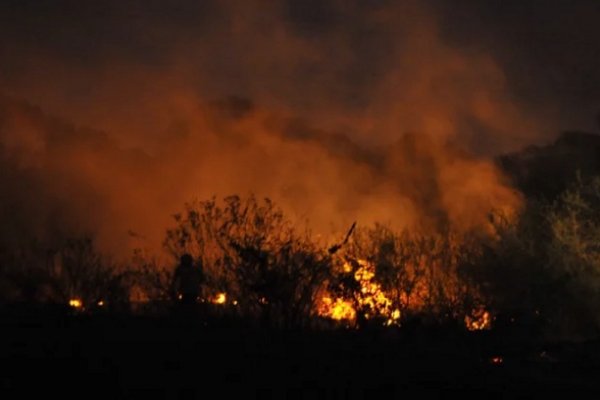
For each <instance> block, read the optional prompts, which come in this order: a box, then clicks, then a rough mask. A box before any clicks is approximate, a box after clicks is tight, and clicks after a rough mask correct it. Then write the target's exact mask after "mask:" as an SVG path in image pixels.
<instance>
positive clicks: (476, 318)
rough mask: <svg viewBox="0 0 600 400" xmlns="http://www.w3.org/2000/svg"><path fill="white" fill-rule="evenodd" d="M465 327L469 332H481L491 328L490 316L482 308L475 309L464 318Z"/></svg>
mask: <svg viewBox="0 0 600 400" xmlns="http://www.w3.org/2000/svg"><path fill="white" fill-rule="evenodd" d="M465 326H466V327H467V329H468V330H470V331H482V330H488V329H491V328H492V316H491V315H490V313H489V311H486V310H485V309H484V308H477V309H475V310H473V311H472V312H471V315H467V316H465Z"/></svg>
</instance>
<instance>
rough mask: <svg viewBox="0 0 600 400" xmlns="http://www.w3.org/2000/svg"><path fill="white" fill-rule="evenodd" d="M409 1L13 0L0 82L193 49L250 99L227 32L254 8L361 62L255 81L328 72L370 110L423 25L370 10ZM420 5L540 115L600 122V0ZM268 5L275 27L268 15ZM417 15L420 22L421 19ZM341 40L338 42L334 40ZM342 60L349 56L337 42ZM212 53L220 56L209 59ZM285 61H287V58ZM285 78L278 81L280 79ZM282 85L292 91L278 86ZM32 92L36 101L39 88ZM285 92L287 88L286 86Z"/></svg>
mask: <svg viewBox="0 0 600 400" xmlns="http://www.w3.org/2000/svg"><path fill="white" fill-rule="evenodd" d="M250 3H251V4H250ZM269 3H271V4H274V3H279V4H278V6H277V7H276V8H277V10H275V11H273V10H272V8H273V7H267V5H268V4H269ZM398 3H400V2H392V1H367V0H354V1H350V2H342V1H331V0H302V1H291V0H288V1H282V2H264V1H257V2H244V1H238V2H235V1H227V2H224V1H192V0H179V1H168V2H167V1H158V0H144V1H121V0H119V1H100V2H81V1H75V0H4V1H3V2H2V3H1V4H0V51H1V53H0V57H1V59H2V66H1V67H0V68H1V69H0V73H1V74H2V75H1V77H0V79H1V80H0V83H1V84H2V86H5V87H8V88H10V89H13V90H15V91H17V92H19V93H21V92H22V91H23V90H24V89H23V88H24V87H29V86H26V85H24V84H23V81H28V80H34V81H37V80H39V79H44V78H46V79H48V80H52V79H64V77H63V76H62V75H60V74H59V75H60V76H58V75H56V76H55V74H56V72H55V71H54V70H53V69H55V68H58V67H57V65H56V64H54V65H53V66H52V67H50V66H47V65H44V62H42V61H41V60H40V59H41V58H43V59H44V60H48V59H52V60H54V61H56V62H59V63H60V65H61V68H68V69H74V70H76V71H78V73H79V72H80V71H81V70H83V71H86V70H93V69H99V68H105V67H106V66H107V65H117V64H120V63H128V64H136V65H140V66H144V67H146V68H166V66H168V65H169V64H170V63H173V59H174V57H177V58H178V59H179V60H180V59H181V58H182V57H184V56H185V54H186V52H190V54H189V55H190V62H191V64H192V65H193V67H194V68H197V69H198V70H201V71H202V72H201V74H202V75H207V74H214V75H215V76H214V80H215V81H218V80H221V81H227V83H225V82H220V83H219V84H214V82H213V83H212V84H210V85H207V84H206V83H205V82H204V83H200V82H195V83H196V84H198V85H199V86H203V90H205V91H209V92H210V94H211V95H213V94H214V96H216V97H218V95H220V94H221V92H223V93H225V92H235V91H236V90H239V92H240V93H239V94H241V95H252V94H253V93H252V88H251V87H250V86H253V85H252V84H248V83H247V82H245V80H244V78H241V77H240V76H239V75H240V74H242V72H240V70H239V69H238V68H237V65H239V63H240V60H239V57H240V56H239V55H236V54H235V53H236V52H240V47H241V48H242V50H243V48H244V43H240V42H241V41H240V40H239V39H238V38H235V39H234V38H233V37H232V36H231V35H229V34H228V33H226V32H230V29H231V26H232V20H233V19H235V18H241V19H244V15H245V13H248V14H249V15H252V18H253V23H256V26H255V27H254V28H253V29H255V30H256V32H257V36H256V37H254V38H249V39H248V40H250V41H260V40H261V35H262V34H264V35H269V32H268V31H269V29H272V28H274V27H273V26H272V24H273V21H274V20H276V21H277V22H278V23H280V24H281V25H280V26H279V27H277V29H279V28H281V27H282V29H285V30H287V31H288V32H290V33H289V34H290V35H292V37H298V38H300V39H301V40H307V41H308V42H309V43H311V42H312V43H313V44H314V43H316V45H317V46H318V45H319V42H320V41H323V42H326V43H329V44H328V45H331V43H337V46H338V47H339V46H344V47H346V48H347V49H348V51H349V52H351V53H352V54H351V57H352V58H353V60H352V62H348V61H347V60H346V61H345V62H344V63H342V64H338V61H337V60H331V65H335V68H332V67H331V65H326V64H327V62H323V61H322V60H319V63H314V64H313V63H310V62H305V61H306V60H305V59H303V58H302V57H298V58H297V59H295V60H290V63H294V67H293V68H292V69H291V70H288V71H286V72H285V73H282V72H281V71H279V72H278V71H275V72H273V73H272V74H271V73H270V72H268V71H267V72H264V71H263V72H261V73H262V74H263V75H261V73H259V74H257V75H256V76H254V77H253V80H254V81H259V82H260V81H261V80H266V79H270V78H271V75H276V78H275V79H276V80H277V79H280V80H281V79H285V78H286V77H287V78H288V79H294V80H298V79H306V80H310V75H311V74H315V73H317V74H321V76H322V77H321V78H320V79H324V80H326V81H328V82H331V81H332V80H333V81H334V83H335V84H334V86H333V89H332V91H335V92H337V93H328V94H327V95H328V96H330V97H331V98H330V100H331V101H335V102H340V103H342V102H345V103H348V104H350V105H358V106H362V105H364V102H368V101H369V100H368V98H366V97H368V96H366V94H365V93H366V91H365V90H363V86H365V85H366V86H368V85H370V84H371V83H372V81H373V80H374V79H377V78H376V77H377V76H378V75H379V74H383V73H385V70H386V68H387V67H388V65H389V57H390V54H391V53H393V48H394V46H397V43H398V42H401V41H403V40H406V37H405V36H406V35H408V36H410V35H411V32H410V29H408V30H407V31H405V32H403V33H402V34H398V33H397V31H396V29H397V28H398V27H400V29H401V27H402V25H403V24H407V23H408V24H410V23H411V22H410V21H407V20H406V19H404V20H403V19H402V18H399V19H398V21H397V23H394V18H391V19H390V20H389V21H387V23H386V24H387V25H386V24H381V25H378V24H375V23H373V22H367V21H366V19H362V18H361V17H362V16H363V15H365V13H366V12H372V11H373V10H378V12H381V13H386V12H387V9H388V8H391V7H397V4H398ZM417 4H420V6H419V8H421V9H422V11H420V13H422V14H425V15H427V16H428V17H431V18H432V19H434V20H435V21H436V22H435V24H436V25H437V29H438V31H439V36H440V38H441V40H442V41H443V43H444V44H446V45H448V46H454V47H457V48H459V49H461V51H462V52H467V53H468V52H476V53H485V54H487V55H488V56H489V57H491V58H493V60H494V62H496V63H497V64H498V65H499V66H500V68H501V70H502V71H503V73H504V74H505V75H506V78H507V79H508V84H509V86H510V90H511V93H512V94H514V95H515V96H517V97H518V98H519V99H521V100H522V101H523V102H524V104H525V105H527V106H528V107H533V108H536V107H539V110H537V111H541V112H542V114H543V112H546V111H547V112H548V113H552V114H554V113H556V112H557V111H558V112H559V113H560V116H561V118H560V121H558V124H559V125H560V126H559V127H557V129H562V128H581V129H595V124H596V122H595V114H596V113H597V112H598V111H599V110H600V77H599V75H600V73H599V72H598V71H600V55H599V51H600V50H599V49H600V24H599V23H598V21H599V20H600V2H598V1H594V0H576V1H567V0H562V1H559V0H515V1H506V0H504V1H499V0H498V1H476V0H471V1H450V0H447V1H424V2H417ZM407 8H409V7H407ZM267 9H268V10H267ZM232 10H233V11H232ZM423 10H424V11H423ZM262 12H264V13H265V16H264V21H263V22H264V25H261V22H260V21H261V18H262V17H261V13H262ZM411 12H413V11H412V10H409V11H408V13H411ZM272 14H276V15H275V17H274V16H273V15H272ZM416 14H419V13H416ZM416 14H415V16H414V18H417V19H418V18H420V16H419V15H416ZM409 20H410V18H409ZM390 21H391V22H390ZM394 25H398V26H394ZM336 36H337V39H336V40H337V41H332V38H333V37H336ZM205 38H210V41H211V44H210V46H208V47H206V46H205V47H202V48H201V50H202V51H206V54H198V51H200V50H198V49H199V48H198V47H197V46H196V45H195V44H194V42H195V41H196V40H201V41H202V40H204V39H205ZM300 39H299V40H300ZM242 42H243V41H242ZM339 43H341V45H340V44H339ZM249 45H250V46H255V45H257V44H256V43H251V44H249ZM332 55H333V56H334V57H340V54H339V53H338V52H337V50H335V49H332ZM258 56H264V55H258ZM204 58H212V60H211V61H208V62H207V61H206V60H205V59H204ZM277 62H280V60H279V61H277ZM194 64H195V65H194ZM236 64H237V65H236ZM286 67H287V66H286ZM273 68H277V64H276V63H275V64H274V66H273ZM199 74H200V72H199ZM278 74H279V76H277V75H278ZM282 74H283V75H282ZM66 75H68V74H66ZM265 75H266V76H265ZM284 75H285V76H284ZM86 79H87V81H86V82H85V83H83V82H79V84H78V85H77V87H71V88H68V90H70V93H68V94H66V93H63V94H62V96H67V95H72V96H77V95H80V96H86V95H88V94H89V88H87V87H86V85H94V78H93V76H88V77H86ZM230 84H231V85H230ZM307 84H308V85H310V84H311V83H310V82H307ZM276 85H277V81H276V82H275V83H273V86H276ZM236 86H237V87H236ZM267 86H269V85H267ZM280 86H281V85H280ZM207 87H210V90H208V89H207ZM65 90H67V88H65ZM277 90H280V89H275V90H274V91H277ZM315 90H316V89H315ZM315 90H313V91H310V90H309V91H307V92H306V96H305V97H303V96H299V97H298V98H295V99H294V101H293V102H292V104H296V105H298V106H307V103H310V101H311V100H310V98H311V97H313V96H314V93H315ZM213 91H214V93H212V92H213ZM21 94H22V96H24V97H27V93H21ZM227 94H230V93H227ZM279 95H280V96H285V95H287V94H286V93H285V92H284V91H281V93H279ZM31 97H34V98H32V99H31V100H32V101H34V102H35V101H36V100H37V99H36V98H35V97H36V94H35V93H32V94H31ZM288 98H289V96H288ZM308 106H309V105H308Z"/></svg>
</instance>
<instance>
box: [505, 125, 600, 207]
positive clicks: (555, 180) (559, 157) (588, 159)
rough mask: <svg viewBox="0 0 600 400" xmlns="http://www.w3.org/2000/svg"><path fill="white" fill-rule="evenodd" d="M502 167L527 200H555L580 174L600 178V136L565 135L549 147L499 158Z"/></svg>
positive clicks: (566, 133) (576, 133)
mask: <svg viewBox="0 0 600 400" xmlns="http://www.w3.org/2000/svg"><path fill="white" fill-rule="evenodd" d="M498 162H499V164H500V166H501V168H502V169H503V170H504V171H505V172H506V174H507V175H508V176H509V177H510V178H511V179H512V182H513V184H514V185H515V186H516V187H517V188H518V189H519V190H521V192H523V193H524V194H525V195H526V196H527V197H533V198H546V199H553V198H555V197H556V196H557V195H558V194H559V193H561V192H562V191H564V190H565V189H566V188H567V187H568V186H569V184H570V183H571V182H573V181H574V180H575V179H576V178H577V174H578V173H579V174H580V175H581V177H582V178H586V177H589V176H593V175H600V135H597V134H593V133H586V132H577V131H572V132H564V133H563V134H561V135H560V136H559V137H558V139H557V140H556V141H555V142H554V143H552V144H549V145H547V146H530V147H527V148H526V149H524V150H522V151H519V152H516V153H511V154H507V155H504V156H501V157H499V159H498Z"/></svg>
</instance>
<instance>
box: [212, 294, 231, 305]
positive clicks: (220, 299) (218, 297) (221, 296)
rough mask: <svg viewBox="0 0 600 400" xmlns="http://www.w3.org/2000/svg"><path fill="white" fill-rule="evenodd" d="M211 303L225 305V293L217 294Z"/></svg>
mask: <svg viewBox="0 0 600 400" xmlns="http://www.w3.org/2000/svg"><path fill="white" fill-rule="evenodd" d="M212 302H213V304H225V302H227V293H224V292H221V293H218V294H217V295H216V296H215V298H214V299H213V301H212Z"/></svg>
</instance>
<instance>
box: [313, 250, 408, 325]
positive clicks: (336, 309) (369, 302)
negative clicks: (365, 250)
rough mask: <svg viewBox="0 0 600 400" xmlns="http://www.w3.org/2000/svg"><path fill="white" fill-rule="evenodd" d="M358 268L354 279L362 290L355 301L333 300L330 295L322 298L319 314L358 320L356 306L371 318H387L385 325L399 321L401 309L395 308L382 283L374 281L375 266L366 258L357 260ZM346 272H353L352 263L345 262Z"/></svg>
mask: <svg viewBox="0 0 600 400" xmlns="http://www.w3.org/2000/svg"><path fill="white" fill-rule="evenodd" d="M357 262H358V265H359V267H358V269H357V270H356V272H355V273H354V279H355V280H356V281H357V282H358V283H359V284H360V292H359V293H357V294H356V297H355V299H354V302H353V301H351V300H349V299H344V298H341V297H338V298H336V299H335V300H333V299H332V298H331V297H330V296H324V297H323V298H322V303H321V307H320V308H319V315H321V316H325V317H328V318H331V319H335V320H338V321H339V320H350V321H355V320H356V306H358V307H359V308H360V309H361V310H363V312H364V316H365V317H366V318H367V319H369V318H371V317H373V316H380V317H384V318H386V321H385V325H392V324H394V323H397V322H398V320H399V319H400V310H399V309H397V308H393V303H392V301H391V300H390V299H389V298H388V297H387V296H386V294H385V293H384V291H383V290H382V289H381V285H380V284H379V283H377V282H375V281H374V278H375V266H374V265H373V264H372V263H369V262H368V261H366V260H357ZM342 268H343V271H344V273H351V272H352V270H353V268H352V265H350V263H347V262H346V263H344V265H343V267H342Z"/></svg>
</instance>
